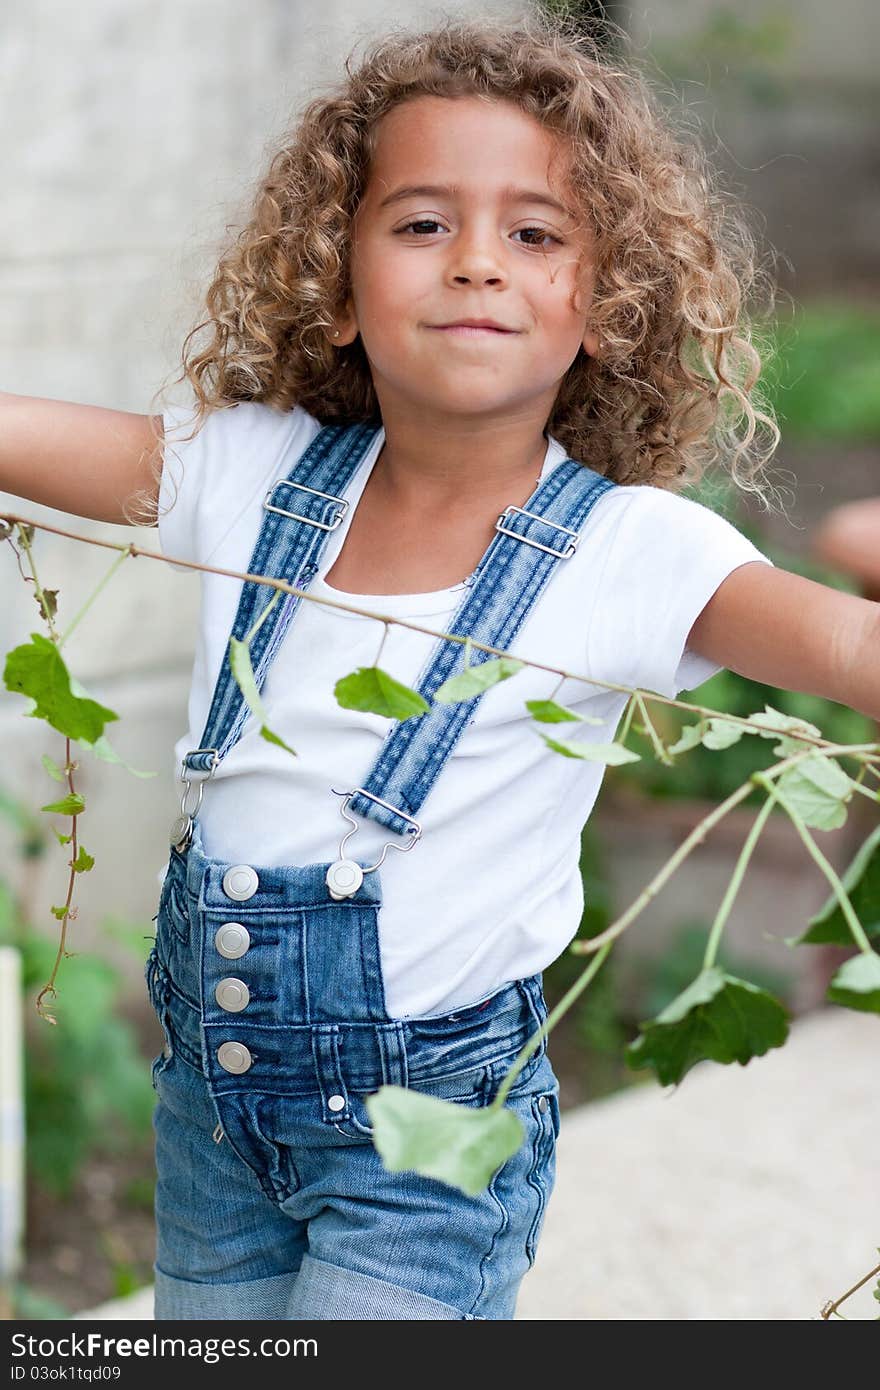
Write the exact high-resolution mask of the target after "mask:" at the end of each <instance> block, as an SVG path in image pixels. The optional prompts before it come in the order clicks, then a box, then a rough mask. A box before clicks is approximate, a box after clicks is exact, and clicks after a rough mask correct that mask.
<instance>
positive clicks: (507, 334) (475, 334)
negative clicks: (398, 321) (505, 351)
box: [428, 323, 516, 338]
mask: <svg viewBox="0 0 880 1390" xmlns="http://www.w3.org/2000/svg"><path fill="white" fill-rule="evenodd" d="M428 327H429V328H432V329H433V330H434V332H435V333H455V334H461V335H462V336H463V337H466V338H485V337H489V336H494V337H496V338H514V337H516V333H515V331H514V329H512V328H475V327H474V325H473V324H471V323H451V324H449V325H448V326H444V325H442V324H434V323H432V324H429V325H428Z"/></svg>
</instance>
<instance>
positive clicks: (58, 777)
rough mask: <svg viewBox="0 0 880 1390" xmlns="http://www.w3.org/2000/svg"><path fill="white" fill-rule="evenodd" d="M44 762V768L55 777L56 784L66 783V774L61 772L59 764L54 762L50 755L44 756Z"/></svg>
mask: <svg viewBox="0 0 880 1390" xmlns="http://www.w3.org/2000/svg"><path fill="white" fill-rule="evenodd" d="M42 762H43V767H44V768H45V769H46V771H47V772H48V774H49V776H50V777H54V778H55V781H56V782H63V781H64V773H63V772H62V771H61V768H60V767H59V766H58V764H57V763H54V762H53V761H52V759H51V758H50V757H49V754H48V753H44V754H43V759H42Z"/></svg>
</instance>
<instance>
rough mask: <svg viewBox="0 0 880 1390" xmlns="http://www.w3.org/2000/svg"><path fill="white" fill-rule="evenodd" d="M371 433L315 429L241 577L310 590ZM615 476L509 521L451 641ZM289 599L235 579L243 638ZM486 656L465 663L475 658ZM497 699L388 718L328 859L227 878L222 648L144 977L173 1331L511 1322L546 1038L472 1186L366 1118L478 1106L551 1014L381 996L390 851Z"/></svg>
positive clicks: (544, 562)
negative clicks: (426, 1005) (407, 1166)
mask: <svg viewBox="0 0 880 1390" xmlns="http://www.w3.org/2000/svg"><path fill="white" fill-rule="evenodd" d="M377 429H378V426H375V425H372V424H355V425H350V426H344V425H329V426H326V427H324V428H323V429H322V430H321V431H320V432H319V433H318V435H317V436H316V437H315V439H314V440H313V441H312V444H311V445H310V446H309V448H308V449H307V450H306V451H305V452H304V453H303V454H302V456H301V457H300V458H299V459H298V461H297V462H296V463H295V465H294V466H293V468H292V469H291V471H290V473H289V474H288V475H287V476H286V477H282V478H280V479H279V481H278V482H276V483H275V484H274V485H273V487H272V488H271V489H270V491H269V493H268V495H267V497H266V499H265V501H264V504H263V505H264V518H263V523H262V527H261V531H260V534H259V537H258V539H257V543H256V546H255V549H254V552H253V556H252V558H251V562H250V567H249V572H250V573H253V574H261V575H266V576H271V577H277V578H283V579H285V580H287V581H288V582H290V583H293V584H294V585H296V586H297V587H299V588H305V587H307V585H308V583H309V580H310V579H311V577H312V576H313V575H314V574H315V573H316V572H317V570H318V568H319V565H318V561H319V558H320V554H321V551H322V549H323V546H324V543H325V542H326V539H327V536H328V534H329V532H330V531H331V530H333V529H334V528H335V527H336V526H337V525H339V523H340V521H341V520H342V518H343V516H344V514H345V509H346V508H347V506H348V502H347V501H346V500H345V498H344V493H345V490H346V487H347V485H348V483H349V482H350V481H351V479H352V478H353V477H354V474H355V472H356V470H357V468H358V466H359V464H360V463H361V461H362V460H363V458H364V456H365V454H366V452H367V450H368V449H369V447H370V445H371V444H372V442H373V440H374V438H375V433H376V431H377ZM612 486H613V483H612V482H610V481H609V480H608V479H605V478H602V477H601V476H600V475H598V474H596V473H594V472H593V471H592V470H590V469H589V468H586V467H585V466H584V465H583V464H580V463H577V462H575V461H574V460H571V459H566V460H564V461H562V462H561V463H559V464H558V465H557V466H556V467H555V468H554V469H553V470H552V471H551V473H550V474H548V476H547V477H546V478H544V479H543V481H542V482H540V483H539V485H538V487H537V488H536V490H535V492H534V493H533V495H532V497H531V498H530V499H529V503H528V506H527V508H525V509H523V508H517V507H508V508H507V510H506V511H505V512H504V513H503V514H502V516H501V517H499V519H498V522H497V523H496V532H497V534H496V535H495V537H494V538H493V540H492V542H491V544H490V545H489V547H488V549H487V551H486V553H485V555H484V556H483V559H482V560H481V562H480V564H479V566H478V568H477V570H476V571H475V572H474V574H473V575H472V576H471V577H470V579H469V581H468V583H467V586H466V589H465V594H464V597H463V599H462V602H461V605H460V606H459V609H458V610H457V612H456V614H455V617H454V618H453V619H452V620H451V622H450V628H449V630H450V631H451V632H455V633H458V634H461V635H464V634H467V633H469V634H470V636H471V637H472V639H473V640H474V641H479V642H484V643H486V644H487V645H490V646H494V647H498V648H500V649H502V650H504V649H508V648H509V647H510V645H511V643H512V642H513V640H514V639H515V637H516V634H517V633H518V632H519V630H520V628H521V626H522V624H523V622H524V621H525V618H526V616H527V614H528V613H529V611H530V609H531V607H532V605H533V603H534V602H535V601H536V600H537V598H538V597H539V595H540V593H541V592H542V590H543V588H544V585H545V584H546V582H547V581H548V580H549V578H550V576H551V574H552V573H553V570H554V568H555V566H556V565H558V564H561V563H564V561H565V559H566V558H568V556H569V555H571V554H572V553H573V552H574V549H575V547H576V545H577V543H578V539H579V532H580V529H581V528H582V526H583V524H584V521H585V520H586V518H587V516H588V514H589V512H590V510H591V508H592V507H593V505H594V504H595V502H596V501H597V500H598V498H599V497H600V496H601V495H602V494H603V493H604V492H605V491H606V490H607V489H608V488H610V487H612ZM275 592H277V591H273V590H271V589H269V588H267V587H266V586H265V585H259V584H254V583H253V582H250V581H245V582H244V583H243V584H242V592H241V598H240V602H239V608H238V612H237V615H236V619H235V623H234V626H233V634H232V635H233V636H235V637H238V638H240V639H241V638H243V637H244V636H245V634H246V633H247V632H248V631H249V630H250V629H251V628H252V627H253V625H254V622H255V621H256V620H257V618H258V617H259V616H260V614H261V613H263V612H265V611H266V605H267V604H268V602H269V600H270V599H271V598H272V597H273V594H274V593H275ZM301 602H302V600H301V599H299V598H297V597H294V596H292V595H286V596H283V597H282V598H281V599H279V600H277V601H276V603H275V604H274V606H273V608H272V609H271V610H270V611H269V612H268V613H267V614H266V617H265V620H264V621H263V622H262V624H261V625H260V627H259V629H258V631H257V632H256V634H255V635H254V637H253V640H252V643H251V657H252V662H253V667H254V671H255V675H256V680H257V685H258V686H259V687H262V685H263V683H264V681H265V678H266V673H267V671H268V668H269V665H270V663H271V661H272V658H273V656H274V654H275V653H276V651H277V650H278V647H279V645H280V643H281V641H282V640H283V636H284V633H285V631H286V630H287V628H288V626H289V624H290V622H291V621H293V620H294V619H295V617H296V613H297V610H298V607H299V604H300V603H301ZM485 659H487V654H486V653H483V652H474V651H472V652H471V665H474V666H475V665H477V664H478V663H479V662H480V661H482V660H485ZM463 665H464V661H463V646H462V644H461V643H454V642H445V641H442V640H440V641H438V642H437V644H436V646H435V649H434V651H433V653H432V656H431V658H430V659H429V660H428V662H427V663H426V667H425V669H424V671H423V673H422V675H421V677H420V680H419V682H418V689H419V690H420V692H421V694H422V695H423V696H424V698H425V699H426V701H427V702H428V703H429V704H431V701H432V696H433V693H434V691H436V689H437V688H438V687H439V685H440V684H441V683H442V682H443V681H444V680H446V679H447V678H448V677H449V676H451V675H454V674H457V673H458V672H460V671H461V670H462V669H463ZM327 698H328V699H331V698H333V696H332V692H330V691H328V695H327ZM483 698H485V694H483V695H481V696H478V697H475V698H474V699H471V700H468V701H465V702H461V703H458V704H451V705H447V704H441V703H438V704H437V705H436V706H434V707H432V709H431V711H430V713H428V714H425V715H422V716H418V717H415V718H411V719H408V720H405V721H403V722H398V723H394V724H392V725H391V728H390V730H389V732H388V734H387V736H386V739H385V741H384V743H383V745H382V748H381V750H380V753H379V756H378V757H377V759H376V761H375V763H374V765H373V768H372V769H371V771H370V773H369V775H368V776H367V778H366V779H365V781H364V783H363V786H361V787H350V788H330V787H329V786H328V789H327V795H328V796H330V795H333V794H334V793H335V794H337V795H340V796H341V797H342V796H344V798H345V799H344V800H342V801H341V803H340V808H341V810H342V812H343V816H344V821H345V824H344V825H343V826H341V828H340V837H341V843H340V845H339V847H338V851H337V853H336V857H335V859H331V858H328V859H327V861H326V862H324V863H320V864H306V865H302V866H294V865H284V866H282V867H263V866H261V865H258V864H257V865H253V864H230V863H225V862H221V861H218V860H214V859H210V858H208V857H206V855H205V854H204V852H203V844H202V837H201V831H200V827H199V823H198V819H197V811H198V808H199V806H200V805H201V801H202V794H203V791H204V789H205V785H206V783H208V782H209V781H210V777H211V776H212V775H213V772H214V770H215V768H216V766H217V764H218V763H219V761H220V760H221V759H222V758H223V757H224V756H225V755H226V753H228V751H229V749H230V748H231V747H232V746H233V745H234V743H235V742H236V741H237V739H238V738H239V737H240V736H241V733H242V729H243V727H244V725H245V722H246V720H247V718H248V717H249V711H248V708H247V706H246V704H245V702H244V700H243V698H242V696H241V692H240V690H239V688H238V685H237V684H236V682H235V680H234V678H233V676H232V673H231V669H230V666H229V661H228V657H227V658H225V659H224V661H223V663H222V665H221V670H220V674H219V677H218V680H217V685H216V688H215V690H214V694H213V700H212V703H211V707H210V711H209V715H208V718H207V722H206V726H205V729H204V732H203V735H202V740H201V747H200V748H199V749H195V750H193V751H192V752H190V753H188V754H187V755H186V757H185V758H184V760H183V770H182V779H183V781H184V785H185V791H184V797H183V802H182V805H181V816H180V818H179V819H178V821H176V822H175V825H174V827H173V829H172V845H171V850H170V858H169V866H168V871H167V874H166V877H165V879H164V882H163V885H162V889H161V894H160V900H159V912H158V917H157V929H156V942H155V945H154V947H153V949H152V950H151V952H150V956H149V959H148V961H147V965H146V971H145V974H146V980H147V986H148V989H149V994H150V998H151V1001H152V1003H153V1006H154V1008H155V1010H156V1013H157V1016H158V1018H159V1020H160V1022H161V1024H162V1028H163V1031H164V1035H165V1046H164V1048H163V1051H162V1052H161V1053H160V1055H159V1056H158V1057H157V1058H156V1059H155V1060H154V1062H153V1064H152V1076H153V1084H154V1086H155V1088H156V1091H157V1094H158V1097H159V1100H158V1103H157V1106H156V1109H155V1113H154V1119H153V1124H154V1129H155V1135H156V1162H157V1170H158V1182H157V1188H156V1220H157V1250H156V1263H155V1281H156V1317H157V1318H159V1319H176V1318H198V1319H220V1318H223V1319H232V1320H246V1319H262V1318H275V1319H278V1318H284V1319H300V1318H302V1319H337V1320H342V1319H352V1318H360V1319H364V1318H369V1319H428V1318H431V1319H433V1318H454V1319H496V1318H497V1319H509V1318H512V1317H513V1314H514V1306H515V1303H516V1296H517V1291H518V1288H519V1284H520V1281H521V1279H522V1277H523V1275H524V1274H525V1273H526V1272H527V1270H528V1269H529V1267H530V1266H531V1265H532V1263H533V1262H534V1258H535V1252H536V1247H537V1242H538V1237H539V1235H540V1231H541V1226H542V1223H543V1219H544V1211H545V1207H546V1202H547V1199H548V1196H549V1194H550V1191H551V1190H552V1187H553V1183H554V1179H555V1144H556V1138H557V1136H558V1132H559V1104H558V1082H557V1080H556V1077H555V1075H554V1073H553V1069H552V1066H551V1064H550V1059H549V1057H548V1055H547V1051H546V1040H544V1041H542V1043H541V1045H540V1047H539V1048H538V1049H537V1050H536V1052H535V1053H533V1054H532V1056H531V1057H530V1059H529V1061H528V1063H527V1064H526V1066H525V1067H524V1069H523V1071H522V1072H521V1073H520V1074H519V1076H518V1078H517V1081H516V1084H515V1085H514V1087H513V1088H512V1090H511V1091H510V1093H509V1095H508V1097H507V1101H506V1103H507V1104H509V1105H510V1106H511V1108H513V1109H514V1110H515V1111H516V1113H517V1114H518V1115H519V1117H520V1119H521V1121H522V1123H523V1127H524V1130H525V1134H526V1139H525V1142H524V1143H523V1145H522V1146H521V1147H520V1149H519V1150H518V1151H517V1153H516V1154H514V1155H513V1156H512V1157H511V1158H509V1159H508V1160H507V1162H506V1163H504V1164H503V1165H502V1166H501V1167H500V1168H499V1169H498V1170H497V1171H496V1173H495V1174H494V1176H493V1178H492V1181H491V1183H490V1184H489V1187H488V1188H487V1189H486V1190H485V1191H484V1192H482V1193H480V1194H479V1195H478V1196H476V1197H470V1196H466V1195H464V1194H463V1193H462V1192H460V1191H459V1190H458V1189H457V1188H454V1187H452V1186H450V1185H449V1184H446V1183H443V1182H440V1181H439V1180H436V1179H432V1178H423V1177H421V1176H419V1175H418V1174H417V1173H415V1172H409V1171H408V1172H402V1173H391V1172H389V1171H387V1170H386V1169H385V1167H384V1165H383V1164H382V1161H381V1159H380V1157H379V1154H378V1152H377V1150H376V1149H375V1147H374V1146H373V1143H372V1141H371V1128H370V1124H369V1116H368V1113H367V1110H366V1106H365V1098H366V1097H367V1096H368V1095H370V1094H371V1093H372V1092H374V1091H376V1090H378V1088H379V1087H380V1086H381V1085H383V1084H390V1085H397V1086H409V1087H414V1088H416V1089H418V1090H421V1091H425V1092H427V1093H429V1094H431V1095H433V1096H436V1097H439V1098H443V1099H448V1100H453V1101H455V1102H457V1103H458V1104H462V1105H469V1106H484V1105H487V1104H489V1102H490V1101H491V1100H492V1098H493V1096H494V1095H495V1093H496V1092H497V1089H498V1087H499V1085H500V1082H501V1080H502V1078H503V1076H504V1075H505V1073H506V1072H507V1071H508V1070H509V1067H510V1065H511V1063H512V1062H513V1060H514V1058H515V1057H516V1055H517V1053H518V1052H519V1051H520V1050H521V1048H522V1047H523V1045H524V1044H525V1043H526V1041H527V1040H528V1039H529V1038H530V1037H532V1036H533V1035H534V1034H535V1032H536V1031H537V1030H538V1028H539V1027H540V1025H541V1024H542V1023H543V1022H544V1020H545V1018H546V1016H547V1005H546V1003H545V1000H544V995H543V988H542V980H541V975H540V974H536V975H534V976H531V977H529V978H527V979H522V980H514V981H511V982H509V983H507V984H506V985H504V986H502V987H501V988H500V989H498V990H497V991H496V992H495V993H493V994H492V995H490V996H489V997H488V998H484V999H482V1000H475V1001H473V1002H472V1003H469V1004H467V1005H466V1006H464V1007H460V1008H456V1009H455V1010H454V1011H453V1012H452V1013H446V1014H442V1015H429V1016H425V1017H411V1016H408V1017H405V1018H402V1019H393V1018H390V1017H389V1015H388V1012H387V1009H386V1007H385V997H384V989H383V980H382V968H381V959H380V951H379V930H378V918H379V911H380V908H381V904H382V887H381V880H380V875H379V865H381V863H382V862H383V861H384V858H385V855H386V853H387V851H388V849H389V848H393V849H396V850H398V851H403V852H406V853H412V852H415V853H418V840H419V838H420V836H421V833H422V832H421V826H420V824H419V822H418V814H419V810H420V808H421V806H422V804H423V802H424V801H425V798H426V797H427V795H428V794H429V792H430V790H431V787H432V786H433V784H434V782H435V781H436V779H437V777H438V776H439V775H440V773H441V771H442V769H443V766H444V764H445V762H446V759H447V758H448V757H449V756H450V754H451V753H452V751H453V749H454V747H455V744H456V743H457V741H458V739H459V737H460V736H461V734H462V733H463V731H464V729H465V727H466V725H467V724H468V723H469V721H470V720H471V719H472V718H473V715H474V711H475V709H476V706H477V704H478V702H479V700H480V699H483ZM294 775H295V774H294ZM208 795H210V788H209V789H208ZM193 800H195V803H196V804H195V806H193V805H192V802H193ZM352 813H354V815H357V816H360V817H368V818H371V819H373V820H375V821H378V822H379V823H380V824H382V825H383V826H385V827H386V828H387V830H388V832H389V840H388V844H387V845H386V846H385V848H384V849H383V851H382V854H381V856H380V858H379V860H378V861H377V863H375V864H367V863H365V862H363V861H362V860H359V859H357V857H356V855H355V854H353V853H352V852H351V851H350V850H348V847H347V846H348V842H349V841H350V840H351V839H352V837H353V836H356V828H357V824H358V822H357V821H356V820H355V819H354V816H353V815H352ZM490 813H491V812H490V808H487V814H490ZM336 849H337V847H336V846H333V845H328V851H331V852H332V851H334V850H336ZM454 871H455V866H454V865H450V873H451V874H452V873H454ZM425 910H426V911H428V910H432V911H442V903H436V902H430V903H426V904H425ZM415 929H417V928H416V927H415V926H414V930H415Z"/></svg>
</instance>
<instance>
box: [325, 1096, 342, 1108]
mask: <svg viewBox="0 0 880 1390" xmlns="http://www.w3.org/2000/svg"><path fill="white" fill-rule="evenodd" d="M327 1105H328V1106H329V1108H330V1109H331V1110H344V1109H345V1096H330V1097H329V1099H328V1101H327Z"/></svg>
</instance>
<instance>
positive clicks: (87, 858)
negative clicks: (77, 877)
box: [70, 845, 95, 874]
mask: <svg viewBox="0 0 880 1390" xmlns="http://www.w3.org/2000/svg"><path fill="white" fill-rule="evenodd" d="M94 864H95V861H94V859H93V857H92V856H91V855H90V854H88V853H86V851H85V850H84V849H83V847H82V845H80V847H79V853H78V854H77V856H76V858H75V859H74V861H73V863H72V864H71V866H70V867H71V868H72V869H73V871H74V873H75V874H86V873H88V871H89V869H91V868H94Z"/></svg>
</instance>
